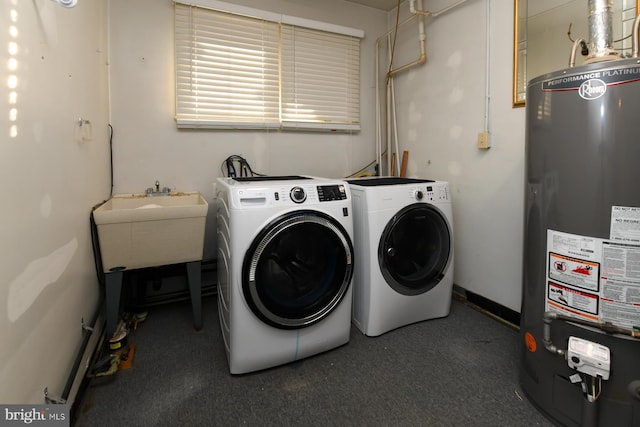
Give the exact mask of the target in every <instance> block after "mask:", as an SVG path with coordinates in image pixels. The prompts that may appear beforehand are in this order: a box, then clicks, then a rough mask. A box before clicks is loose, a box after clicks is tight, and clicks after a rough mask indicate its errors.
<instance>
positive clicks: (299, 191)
mask: <svg viewBox="0 0 640 427" xmlns="http://www.w3.org/2000/svg"><path fill="white" fill-rule="evenodd" d="M289 195H290V196H291V200H293V202H294V203H302V202H304V201H305V200H307V193H305V192H304V188H302V187H293V188H292V189H291V192H290V193H289Z"/></svg>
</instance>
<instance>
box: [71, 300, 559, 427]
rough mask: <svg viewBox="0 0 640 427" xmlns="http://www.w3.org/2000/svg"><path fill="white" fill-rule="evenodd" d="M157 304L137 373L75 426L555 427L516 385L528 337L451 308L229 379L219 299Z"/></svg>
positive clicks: (139, 346) (106, 389)
mask: <svg viewBox="0 0 640 427" xmlns="http://www.w3.org/2000/svg"><path fill="white" fill-rule="evenodd" d="M203 308H204V328H203V329H202V330H200V331H195V330H194V329H193V325H192V317H191V308H190V306H189V304H188V303H186V302H185V303H182V302H178V303H171V304H165V305H160V306H155V307H151V308H150V309H149V312H148V318H147V320H146V321H144V322H143V323H141V324H140V325H139V327H138V329H137V330H136V331H135V332H133V333H132V335H131V337H130V341H129V342H131V343H135V346H136V351H135V358H134V362H133V367H132V368H130V369H128V370H124V371H119V372H118V373H116V374H115V375H114V376H111V377H103V378H94V379H92V380H91V381H90V383H89V386H88V387H87V389H86V391H85V392H84V393H83V395H82V400H81V402H80V405H79V406H78V409H77V410H76V419H75V422H74V424H75V425H77V426H103V425H104V426H110V427H111V426H182V425H184V426H236V425H249V426H551V425H552V423H551V422H549V421H548V420H547V419H546V418H544V416H543V415H541V414H540V413H539V412H538V411H537V410H536V409H535V408H534V407H533V406H532V404H531V403H530V402H529V401H528V400H527V398H526V397H525V396H524V394H523V392H522V391H521V389H520V387H519V385H518V363H519V352H520V339H519V336H518V332H517V331H516V330H514V329H513V328H510V327H508V326H507V325H505V324H504V323H502V322H500V321H498V320H496V319H494V318H492V317H490V316H488V315H486V314H484V313H482V312H480V311H477V310H475V309H474V308H472V307H470V306H469V305H467V304H465V303H463V302H461V301H458V300H454V301H453V303H452V307H451V313H450V315H449V316H448V317H446V318H442V319H434V320H429V321H425V322H420V323H417V324H413V325H409V326H405V327H403V328H399V329H396V330H394V331H391V332H388V333H386V334H384V335H382V336H379V337H375V338H370V337H366V336H364V335H362V334H361V333H360V332H359V331H358V330H357V329H356V328H355V327H353V328H352V330H351V339H350V342H349V343H348V344H346V345H344V346H342V347H339V348H337V349H333V350H330V351H328V352H325V353H322V354H320V355H317V356H314V357H311V358H307V359H304V360H301V361H298V362H295V363H292V364H288V365H284V366H279V367H276V368H272V369H268V370H265V371H260V372H255V373H250V374H245V375H239V376H232V375H230V374H229V371H228V367H227V361H226V356H225V352H224V347H223V343H222V335H221V332H220V329H219V324H218V313H217V306H216V302H215V297H209V298H205V299H204V301H203Z"/></svg>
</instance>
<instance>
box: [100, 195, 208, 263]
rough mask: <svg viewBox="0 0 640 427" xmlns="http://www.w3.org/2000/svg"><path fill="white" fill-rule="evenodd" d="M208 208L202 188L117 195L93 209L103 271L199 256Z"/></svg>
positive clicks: (188, 259)
mask: <svg viewBox="0 0 640 427" xmlns="http://www.w3.org/2000/svg"><path fill="white" fill-rule="evenodd" d="M207 209H208V204H207V201H206V200H205V199H204V198H203V197H202V195H201V194H200V193H198V192H188V193H183V192H178V193H175V194H170V195H164V196H153V197H148V196H146V195H143V194H119V195H114V196H113V197H112V198H111V199H109V200H107V201H106V202H105V203H103V204H102V205H101V206H100V207H99V208H97V209H96V210H95V211H94V212H93V216H94V220H95V222H96V226H97V228H98V239H99V242H100V252H101V254H102V266H103V270H104V272H105V273H109V272H112V271H120V270H130V269H136V268H145V267H155V266H160V265H167V264H177V263H184V262H191V261H198V260H201V259H202V250H203V246H204V229H205V222H206V217H207Z"/></svg>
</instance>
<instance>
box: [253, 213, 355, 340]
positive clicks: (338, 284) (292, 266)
mask: <svg viewBox="0 0 640 427" xmlns="http://www.w3.org/2000/svg"><path fill="white" fill-rule="evenodd" d="M352 271H353V247H352V243H351V239H350V237H349V235H348V234H347V232H346V231H345V230H344V228H343V227H342V226H341V225H340V224H339V223H338V222H337V221H336V220H335V219H333V218H331V217H330V216H328V215H324V214H322V213H320V212H317V211H296V212H292V213H289V214H287V215H284V216H282V217H279V218H278V219H276V220H275V221H273V222H272V223H271V224H269V225H268V226H267V227H265V228H264V229H263V230H262V232H261V233H259V235H258V236H257V237H256V238H255V239H254V241H253V243H252V245H251V246H250V248H249V250H248V251H247V253H246V255H245V259H244V264H243V286H242V287H243V293H244V296H245V299H246V301H247V303H248V305H249V306H250V307H251V310H252V311H253V312H254V314H256V315H257V316H258V317H259V318H260V319H262V320H263V321H264V322H266V323H268V324H270V325H272V326H276V327H278V328H282V329H294V328H301V327H306V326H310V325H312V324H314V323H316V322H318V321H320V320H322V319H323V318H324V317H326V316H327V315H329V313H331V311H332V310H333V309H334V308H335V307H336V306H337V305H338V304H339V303H340V302H341V301H342V299H343V297H344V296H345V294H346V293H347V290H348V289H349V286H350V284H351V277H352V274H353V273H352Z"/></svg>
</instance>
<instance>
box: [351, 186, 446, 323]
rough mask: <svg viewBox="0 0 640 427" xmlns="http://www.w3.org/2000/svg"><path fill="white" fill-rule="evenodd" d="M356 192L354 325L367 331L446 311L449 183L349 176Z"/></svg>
mask: <svg viewBox="0 0 640 427" xmlns="http://www.w3.org/2000/svg"><path fill="white" fill-rule="evenodd" d="M348 183H349V185H350V187H351V195H352V198H353V221H354V251H355V254H356V260H355V274H354V279H353V285H354V290H353V323H354V324H355V325H356V326H357V327H358V329H360V331H361V332H363V333H364V334H365V335H368V336H378V335H381V334H384V333H385V332H388V331H390V330H392V329H396V328H399V327H401V326H405V325H408V324H411V323H415V322H419V321H422V320H428V319H434V318H437V317H445V316H447V315H448V314H449V310H450V307H451V296H452V291H453V225H452V224H453V218H452V208H451V199H450V196H449V185H448V183H447V182H445V181H430V180H422V179H410V178H401V177H376V178H360V179H353V180H348Z"/></svg>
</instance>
